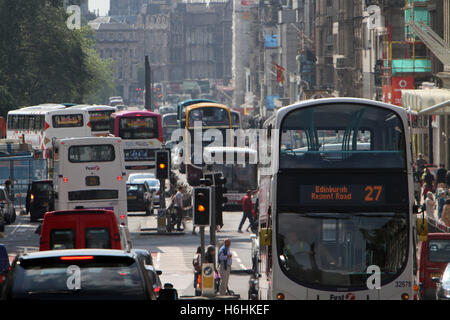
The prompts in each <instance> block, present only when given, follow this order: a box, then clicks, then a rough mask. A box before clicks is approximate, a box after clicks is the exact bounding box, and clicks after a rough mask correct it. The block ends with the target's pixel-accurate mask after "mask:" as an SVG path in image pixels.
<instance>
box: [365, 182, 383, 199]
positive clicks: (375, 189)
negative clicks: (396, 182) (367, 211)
mask: <svg viewBox="0 0 450 320" xmlns="http://www.w3.org/2000/svg"><path fill="white" fill-rule="evenodd" d="M364 191H366V197H365V198H364V201H367V202H374V201H379V200H380V196H381V194H382V192H383V186H366V188H365V189H364Z"/></svg>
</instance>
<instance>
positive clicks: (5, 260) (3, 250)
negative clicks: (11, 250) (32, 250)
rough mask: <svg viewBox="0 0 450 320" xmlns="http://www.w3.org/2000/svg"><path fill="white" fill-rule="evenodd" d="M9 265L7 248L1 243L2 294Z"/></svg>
mask: <svg viewBox="0 0 450 320" xmlns="http://www.w3.org/2000/svg"><path fill="white" fill-rule="evenodd" d="M9 267H10V265H9V256H8V252H7V251H6V248H5V246H4V245H3V244H1V243H0V292H1V289H2V286H3V283H4V282H5V280H6V272H7V271H8V269H9Z"/></svg>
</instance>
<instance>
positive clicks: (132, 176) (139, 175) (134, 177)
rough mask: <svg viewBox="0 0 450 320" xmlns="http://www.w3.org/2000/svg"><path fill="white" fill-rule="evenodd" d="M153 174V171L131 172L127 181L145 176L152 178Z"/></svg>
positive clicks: (144, 177)
mask: <svg viewBox="0 0 450 320" xmlns="http://www.w3.org/2000/svg"><path fill="white" fill-rule="evenodd" d="M154 177H155V175H154V174H153V173H143V174H132V175H130V177H129V178H128V180H129V181H134V180H137V179H146V178H154Z"/></svg>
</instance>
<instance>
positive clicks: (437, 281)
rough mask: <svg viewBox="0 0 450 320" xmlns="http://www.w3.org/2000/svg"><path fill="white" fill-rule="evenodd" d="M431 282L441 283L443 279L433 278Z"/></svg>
mask: <svg viewBox="0 0 450 320" xmlns="http://www.w3.org/2000/svg"><path fill="white" fill-rule="evenodd" d="M431 281H433V282H434V283H441V278H438V277H433V278H431Z"/></svg>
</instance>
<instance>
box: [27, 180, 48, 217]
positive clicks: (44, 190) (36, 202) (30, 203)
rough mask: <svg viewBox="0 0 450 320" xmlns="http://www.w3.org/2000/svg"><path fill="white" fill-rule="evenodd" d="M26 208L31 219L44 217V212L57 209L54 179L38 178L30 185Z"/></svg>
mask: <svg viewBox="0 0 450 320" xmlns="http://www.w3.org/2000/svg"><path fill="white" fill-rule="evenodd" d="M25 209H26V212H27V214H30V221H31V222H34V221H37V220H38V219H42V218H44V214H45V213H46V212H49V211H53V210H55V200H54V197H53V181H52V180H36V181H33V182H31V183H30V184H29V185H28V191H27V199H26V201H25Z"/></svg>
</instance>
